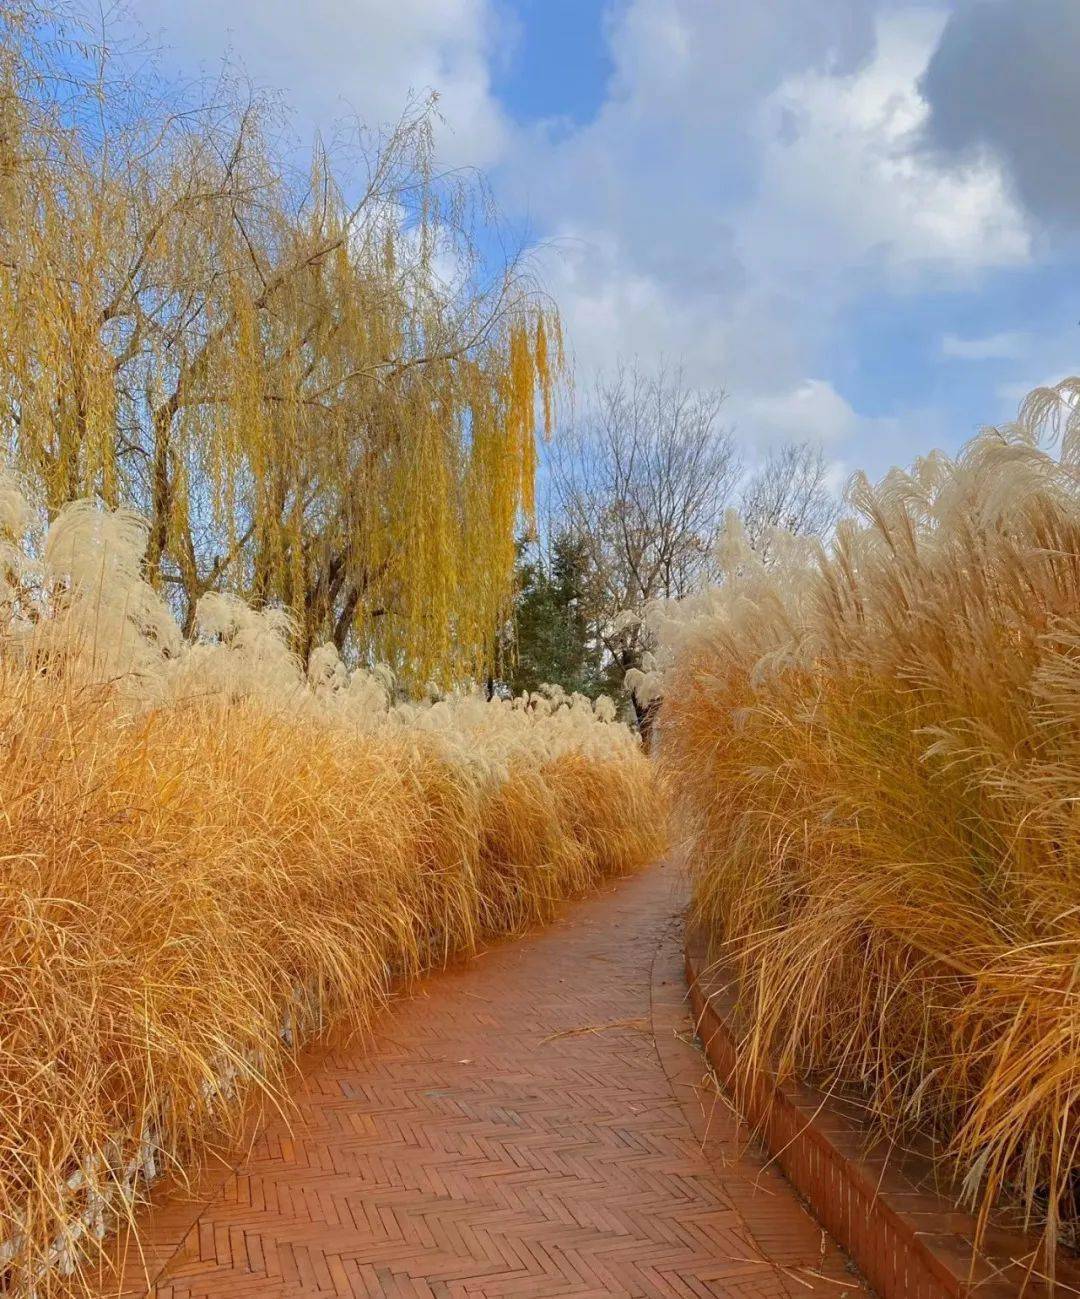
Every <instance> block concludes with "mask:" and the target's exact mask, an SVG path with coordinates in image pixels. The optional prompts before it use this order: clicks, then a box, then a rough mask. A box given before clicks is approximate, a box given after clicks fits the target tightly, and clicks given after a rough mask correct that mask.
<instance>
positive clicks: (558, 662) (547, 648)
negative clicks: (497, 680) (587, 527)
mask: <svg viewBox="0 0 1080 1299" xmlns="http://www.w3.org/2000/svg"><path fill="white" fill-rule="evenodd" d="M587 572H588V551H587V547H586V545H585V543H584V541H583V540H581V539H575V538H574V537H572V536H571V535H570V534H569V533H561V534H559V535H558V536H556V537H555V539H554V541H553V542H552V546H551V556H550V559H549V560H548V561H547V562H545V560H544V557H543V556H542V555H541V554H539V553H538V552H537V551H534V552H533V553H531V554H530V551H529V547H528V544H527V543H525V542H519V543H518V563H517V574H518V597H517V605H516V609H515V619H514V623H515V629H514V650H513V654H512V662H511V663H510V664H508V665H507V670H506V675H505V680H506V684H507V685H508V686H509V687H510V689H511V690H512V691H513V692H514V694H520V693H521V692H522V691H525V690H535V689H536V688H537V687H538V686H540V685H543V684H544V683H551V684H553V685H560V686H562V687H563V689H564V690H567V691H574V690H580V691H581V692H582V693H584V694H588V695H590V696H595V695H596V694H599V693H600V691H601V689H602V688H603V683H602V682H601V681H600V674H599V666H598V662H597V657H598V656H597V652H596V649H595V648H594V645H593V640H594V638H592V637H591V635H590V618H589V611H588V608H587V601H586V594H585V593H586V587H587Z"/></svg>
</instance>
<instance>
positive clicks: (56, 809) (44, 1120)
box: [0, 480, 664, 1294]
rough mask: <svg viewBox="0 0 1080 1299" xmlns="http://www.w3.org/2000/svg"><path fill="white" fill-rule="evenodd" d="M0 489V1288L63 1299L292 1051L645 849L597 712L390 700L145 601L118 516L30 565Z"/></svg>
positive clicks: (278, 1095) (242, 631)
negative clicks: (187, 622)
mask: <svg viewBox="0 0 1080 1299" xmlns="http://www.w3.org/2000/svg"><path fill="white" fill-rule="evenodd" d="M28 522H29V515H28V514H27V512H26V510H25V507H24V506H23V504H22V501H21V499H20V497H19V495H18V492H17V491H16V489H15V487H14V485H13V484H12V483H11V482H10V481H8V480H4V481H3V482H0V535H2V538H3V540H2V545H3V547H4V553H3V556H2V561H3V564H2V567H3V570H4V580H5V589H4V591H3V592H2V593H0V594H2V596H3V601H4V602H3V611H4V629H3V630H4V637H3V642H2V653H0V808H2V809H3V814H2V817H0V854H2V858H3V870H2V871H0V930H2V934H3V942H2V953H3V954H2V956H0V1273H2V1279H3V1287H4V1288H6V1290H7V1292H9V1293H15V1294H28V1293H33V1292H36V1293H39V1294H43V1293H46V1292H49V1293H53V1292H59V1291H63V1292H66V1291H68V1290H76V1291H77V1290H79V1289H80V1288H81V1286H82V1285H83V1282H82V1280H81V1276H82V1275H83V1273H84V1270H85V1269H86V1266H87V1263H88V1261H92V1260H93V1258H94V1256H95V1254H96V1252H97V1248H98V1242H99V1241H100V1240H101V1239H102V1238H103V1237H104V1236H106V1235H107V1234H108V1233H109V1231H110V1230H111V1228H112V1226H113V1225H115V1221H116V1218H117V1215H120V1216H123V1215H127V1214H130V1213H131V1212H132V1207H133V1205H134V1204H135V1203H136V1202H137V1200H138V1199H139V1197H140V1195H141V1193H142V1188H143V1187H144V1186H145V1184H146V1182H147V1181H149V1180H152V1179H153V1178H154V1177H155V1176H157V1175H158V1174H160V1173H161V1172H172V1173H177V1174H180V1175H184V1174H186V1173H189V1172H190V1171H191V1170H193V1169H194V1168H196V1167H197V1166H198V1164H199V1162H200V1160H201V1159H202V1158H203V1157H204V1155H205V1153H206V1151H207V1150H208V1149H209V1148H211V1147H212V1146H219V1147H220V1146H222V1145H227V1144H228V1143H229V1142H230V1141H231V1140H234V1139H235V1138H236V1137H237V1134H238V1133H239V1132H240V1130H241V1127H242V1125H243V1122H244V1116H245V1110H246V1107H247V1106H246V1103H247V1102H248V1101H250V1100H252V1099H253V1098H254V1097H256V1096H260V1095H261V1096H263V1097H264V1098H269V1099H270V1102H271V1103H272V1104H273V1105H279V1106H284V1105H286V1104H287V1099H286V1098H287V1094H288V1089H289V1078H290V1070H291V1069H292V1067H293V1065H292V1060H293V1056H294V1053H295V1049H296V1047H297V1046H298V1045H299V1044H300V1043H301V1042H302V1041H303V1040H305V1039H307V1038H310V1037H312V1036H314V1035H316V1034H318V1033H320V1032H322V1031H324V1030H325V1029H327V1028H330V1027H334V1028H337V1029H343V1030H347V1031H362V1030H364V1029H365V1028H366V1027H367V1026H368V1025H370V1023H371V1020H372V1017H373V1016H374V1015H375V1014H376V1013H377V1012H378V1010H379V1009H380V1007H381V1006H382V1005H383V1004H384V1003H385V1001H386V999H387V996H388V994H389V992H390V991H391V989H392V988H393V987H394V986H395V985H396V984H398V983H400V982H401V981H402V980H408V979H410V978H412V977H414V976H416V975H417V974H419V973H420V972H421V971H424V970H426V969H429V968H431V967H433V966H438V965H440V964H442V963H443V962H445V961H447V960H448V959H450V958H451V957H452V956H455V955H459V954H462V953H467V952H469V951H470V950H472V949H473V948H474V947H475V945H476V944H477V943H478V942H481V941H482V940H484V939H485V938H489V937H493V936H496V935H502V934H508V933H512V932H514V931H517V930H520V929H523V928H524V927H526V926H528V925H532V924H535V923H537V922H542V921H545V920H547V919H549V918H550V917H551V915H552V913H553V911H554V909H555V907H556V906H557V904H558V903H559V902H560V901H561V900H562V899H565V898H568V897H573V896H576V895H579V894H582V893H584V892H586V891H587V890H589V889H591V888H593V887H595V886H596V885H597V884H598V883H599V882H600V881H601V880H603V879H604V878H606V877H609V876H613V875H615V874H618V873H620V872H623V871H629V870H632V869H634V868H635V867H638V866H640V865H642V864H643V863H645V862H646V861H648V860H649V859H650V858H652V857H653V856H655V855H656V854H657V853H658V852H659V851H660V850H661V848H662V846H663V835H664V817H663V806H662V800H661V799H660V797H659V793H658V789H657V785H656V782H655V780H654V777H653V774H652V772H651V770H650V767H649V764H648V763H647V761H646V760H645V759H644V757H643V756H642V754H641V752H640V747H639V745H638V742H637V740H636V739H635V738H634V737H633V736H632V735H631V733H630V732H629V731H628V730H627V729H626V728H625V727H624V726H622V725H621V724H618V723H616V722H615V720H614V708H613V707H612V706H611V705H610V703H609V702H608V701H603V700H602V701H600V702H599V703H598V704H597V705H596V707H595V708H594V707H593V706H592V705H591V704H590V703H589V702H588V701H587V700H584V699H581V698H572V699H568V698H566V697H564V696H562V695H560V694H559V692H558V691H554V690H552V691H548V692H546V693H545V694H543V695H539V696H533V697H531V698H528V699H519V700H515V701H512V702H511V701H494V702H491V703H487V702H483V701H481V700H479V699H476V698H473V697H469V696H464V695H461V696H451V697H449V698H446V699H442V700H438V701H436V702H429V703H425V704H422V705H416V704H407V703H395V702H394V691H393V682H392V679H391V678H390V676H389V674H388V673H387V672H386V671H385V670H384V669H380V670H377V671H374V672H366V671H359V670H358V671H356V672H354V673H351V674H350V673H349V672H347V671H346V670H345V668H344V667H343V665H342V664H341V663H340V661H339V660H338V658H337V655H336V653H335V652H334V651H333V650H332V649H327V648H325V647H324V648H323V649H321V650H319V651H316V653H315V654H314V655H313V656H312V660H311V663H310V664H309V665H308V667H307V670H306V671H305V670H303V669H302V668H301V666H300V665H299V664H298V663H297V662H296V661H295V660H294V659H293V658H292V657H291V655H290V654H289V651H288V649H287V644H286V641H285V639H284V637H283V632H284V630H285V625H284V620H283V618H282V616H281V615H280V614H276V613H272V612H271V613H255V612H253V611H252V610H250V609H247V608H245V607H244V606H243V605H242V604H240V603H239V602H238V601H235V600H232V599H229V598H227V597H217V596H213V597H207V598H206V599H205V600H204V602H203V604H202V605H201V606H200V611H199V619H198V624H197V627H196V632H195V635H194V637H193V638H191V639H189V640H186V641H185V640H184V638H182V637H181V636H180V634H179V631H178V630H177V628H176V625H175V623H174V622H173V620H172V617H171V615H170V613H169V610H168V609H167V607H166V606H165V605H164V604H163V603H162V602H161V600H160V599H159V598H158V597H157V596H156V595H155V593H154V592H153V591H152V590H150V588H149V587H147V586H146V585H145V583H144V582H143V581H142V579H141V576H140V567H139V558H140V554H141V549H142V545H143V542H144V540H145V528H144V526H143V525H142V523H141V521H139V520H138V519H136V518H134V517H133V516H130V515H124V514H111V513H107V512H104V511H99V510H97V509H94V508H93V507H91V506H89V505H84V504H82V505H77V506H73V507H69V509H68V510H66V511H65V512H64V513H62V514H61V516H60V517H59V518H58V519H57V521H56V522H55V523H54V524H53V526H52V528H51V529H50V532H49V536H48V538H47V539H45V542H44V545H43V546H41V545H39V546H33V545H31V547H30V553H31V554H34V555H37V556H38V557H39V558H38V559H37V560H31V559H30V558H28V557H27V553H26V551H25V549H24V546H23V542H24V540H25V538H26V535H27V527H28Z"/></svg>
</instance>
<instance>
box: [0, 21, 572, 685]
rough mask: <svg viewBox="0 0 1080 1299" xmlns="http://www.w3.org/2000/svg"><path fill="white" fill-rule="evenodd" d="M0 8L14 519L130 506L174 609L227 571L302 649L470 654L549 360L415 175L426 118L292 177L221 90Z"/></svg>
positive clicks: (2, 300) (527, 296) (529, 287)
mask: <svg viewBox="0 0 1080 1299" xmlns="http://www.w3.org/2000/svg"><path fill="white" fill-rule="evenodd" d="M0 12H2V14H3V18H2V19H0V23H2V30H0V219H2V231H0V433H2V436H3V438H4V441H5V442H6V444H7V447H8V451H9V454H10V456H11V458H12V459H13V460H14V461H15V463H16V464H17V465H18V466H19V468H20V469H21V470H22V471H23V472H24V474H25V475H26V476H27V477H28V478H29V479H30V480H31V481H32V482H33V483H34V484H36V485H37V486H38V488H39V490H40V497H41V502H42V508H43V509H45V510H47V511H49V512H54V511H55V510H57V509H58V508H59V507H60V506H61V505H62V504H63V503H64V502H65V501H68V500H71V499H73V498H76V497H85V496H97V497H100V498H101V499H102V500H103V501H104V502H105V503H107V504H109V505H115V504H126V505H131V506H134V507H135V508H137V509H139V510H141V511H143V512H144V513H145V514H146V515H147V517H148V518H149V520H150V544H149V553H148V560H147V564H148V570H149V576H150V578H151V580H152V581H154V582H155V584H158V585H159V586H162V587H164V588H166V589H168V590H169V591H170V592H171V594H172V596H173V598H174V599H175V600H176V601H177V603H178V604H179V606H180V608H181V611H182V613H183V615H184V616H185V617H186V618H187V619H188V620H190V618H191V617H192V614H193V610H194V606H195V603H196V601H197V600H198V599H199V597H200V596H201V595H202V594H203V593H205V592H206V591H209V590H212V589H219V588H227V589H230V590H234V591H237V592H238V593H240V594H242V595H244V596H245V597H247V598H248V599H251V600H253V601H255V602H256V603H265V602H277V603H280V604H281V605H283V606H284V607H286V608H288V609H289V610H290V611H291V612H292V614H293V615H294V619H295V625H296V629H297V632H296V634H297V648H298V650H299V651H300V652H302V653H306V652H307V651H308V650H309V649H310V648H311V647H312V646H313V645H314V644H316V643H317V642H319V641H321V640H327V639H330V640H333V641H334V642H335V644H336V645H337V646H338V647H339V649H342V648H345V647H346V646H352V647H354V648H355V649H356V650H357V651H358V652H360V653H362V654H372V655H379V656H383V657H389V658H391V659H392V660H393V661H395V662H397V663H398V665H399V666H400V667H402V668H403V669H404V670H405V671H406V672H407V673H409V674H410V675H413V676H416V677H425V676H429V675H436V676H443V677H448V676H456V675H461V674H465V673H478V672H480V671H482V670H484V668H485V666H486V664H487V658H488V655H489V647H490V646H491V645H492V644H493V643H494V635H493V633H494V631H495V629H496V627H497V626H499V625H500V623H501V622H502V620H503V619H504V618H505V616H506V613H507V609H508V605H509V601H510V598H511V596H512V585H513V568H514V534H515V528H516V526H517V524H518V523H519V521H520V519H521V517H522V515H523V514H525V515H528V514H529V513H530V512H531V510H532V498H533V482H534V476H535V465H536V451H535V445H536V435H537V422H538V419H537V412H538V409H539V410H540V411H541V412H542V415H541V418H542V420H543V421H544V422H545V423H547V424H548V425H549V426H550V420H551V409H552V390H553V385H554V384H555V382H556V380H557V376H558V372H559V368H560V365H561V355H562V349H561V339H560V335H559V327H558V320H557V317H556V316H555V313H554V311H553V310H552V309H550V308H549V307H547V306H546V305H545V303H544V300H543V299H542V297H541V295H540V294H539V293H538V291H537V289H536V286H535V285H534V284H533V283H532V282H531V281H530V280H529V278H528V277H527V275H525V274H524V273H523V272H522V269H521V267H520V265H519V264H518V263H517V262H514V261H512V262H510V263H508V264H506V265H503V266H502V267H501V268H500V269H499V271H498V273H496V274H494V275H492V274H490V273H485V269H484V262H483V259H482V258H481V257H480V255H479V253H478V248H477V239H476V229H477V224H476V223H477V221H478V219H481V218H483V216H484V215H485V212H486V209H485V207H484V205H483V203H482V202H480V201H479V200H480V199H482V197H483V196H482V195H479V194H478V193H477V191H476V190H475V188H474V189H472V190H470V188H469V187H468V185H467V184H465V183H462V182H449V183H448V182H447V181H445V180H444V179H441V178H436V177H434V176H433V174H432V169H431V113H432V105H431V104H430V103H421V104H418V105H413V106H411V107H410V109H409V110H408V111H407V112H406V114H405V116H404V117H403V118H402V120H401V121H400V122H399V123H398V125H397V127H396V128H395V129H394V130H392V131H390V132H388V133H384V134H383V135H381V136H379V137H374V138H373V137H362V138H361V139H360V141H359V146H358V147H357V148H356V149H352V150H350V151H348V152H347V153H346V154H345V155H344V156H343V157H342V156H338V155H335V157H334V158H331V157H330V156H329V154H328V153H327V152H326V151H325V150H323V149H322V148H321V147H317V148H316V149H315V150H314V152H313V156H312V158H311V161H310V166H309V167H307V168H306V169H305V171H304V172H303V173H302V174H300V175H298V174H297V172H296V171H295V170H294V169H293V168H291V167H290V166H289V165H287V164H288V162H289V160H290V158H291V157H292V155H291V154H290V153H289V152H288V151H284V150H282V149H281V148H277V149H275V148H274V147H273V145H272V144H271V143H270V139H271V135H272V132H271V131H270V130H269V129H268V121H270V120H272V119H270V118H269V117H268V109H267V106H266V105H265V103H262V102H260V101H258V100H256V99H253V98H251V97H250V96H245V95H244V94H243V93H242V87H240V86H238V85H237V84H235V83H232V82H229V81H228V80H227V79H223V80H221V81H219V82H218V83H217V85H216V86H215V87H214V90H213V93H212V94H210V95H208V96H207V95H202V94H199V93H198V92H197V90H196V91H193V90H192V89H190V88H189V89H186V90H184V91H179V90H176V89H175V88H173V89H172V90H170V92H169V95H168V97H163V96H161V95H159V94H157V92H155V91H153V90H152V85H153V82H152V81H151V80H150V79H149V78H148V77H147V76H146V75H145V74H142V75H139V74H134V73H132V72H131V67H132V66H133V64H132V61H130V60H126V59H125V58H124V57H123V56H122V55H117V54H116V53H115V52H114V51H113V50H111V49H110V48H109V47H108V46H107V44H106V43H105V42H103V41H102V40H100V39H96V40H93V41H91V40H90V39H89V38H87V39H85V40H82V41H79V42H76V43H74V44H73V43H71V42H68V43H67V44H66V45H65V46H64V47H63V48H62V49H59V48H58V47H57V42H56V39H55V31H56V28H55V23H54V22H53V21H52V19H51V18H50V17H49V16H45V17H44V18H42V16H41V15H40V13H39V12H37V11H35V10H31V9H30V8H29V7H22V8H14V7H12V6H11V5H8V6H6V7H4V8H3V9H2V10H0Z"/></svg>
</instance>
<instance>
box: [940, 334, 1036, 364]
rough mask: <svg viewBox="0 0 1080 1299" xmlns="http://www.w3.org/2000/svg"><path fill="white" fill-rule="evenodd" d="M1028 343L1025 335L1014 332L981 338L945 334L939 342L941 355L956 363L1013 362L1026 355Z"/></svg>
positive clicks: (1028, 340)
mask: <svg viewBox="0 0 1080 1299" xmlns="http://www.w3.org/2000/svg"><path fill="white" fill-rule="evenodd" d="M1030 342H1031V340H1030V339H1029V338H1028V336H1027V335H1026V334H1021V333H1018V332H1015V331H1005V332H1002V333H1000V334H986V335H985V336H983V337H981V338H961V337H960V336H959V335H957V334H946V335H944V337H943V338H942V340H941V355H942V356H945V357H949V358H952V359H955V360H958V361H1014V360H1017V359H1018V358H1020V357H1022V356H1026V355H1027V352H1028V350H1029V348H1030Z"/></svg>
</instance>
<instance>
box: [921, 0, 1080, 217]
mask: <svg viewBox="0 0 1080 1299" xmlns="http://www.w3.org/2000/svg"><path fill="white" fill-rule="evenodd" d="M1078 67H1080V4H1077V3H1076V0H960V3H959V4H958V6H957V8H956V9H955V11H954V12H953V13H952V15H951V16H950V18H949V21H948V23H947V25H946V27H945V30H944V32H943V34H942V37H941V41H940V43H939V44H938V46H937V49H936V50H935V52H934V56H933V58H932V59H931V60H930V63H929V66H928V67H927V70H926V75H925V77H924V78H923V81H922V92H923V94H924V95H925V97H926V100H927V102H928V104H929V105H930V108H931V112H930V115H929V118H928V120H927V123H926V132H927V138H928V140H929V141H930V142H931V143H932V144H933V145H934V146H936V148H937V149H938V150H939V151H940V152H941V153H943V154H944V155H945V156H947V157H949V158H951V159H971V158H976V159H977V158H979V157H980V156H984V157H985V156H991V157H994V158H996V159H999V160H1001V161H1002V162H1003V163H1004V164H1005V166H1006V167H1007V168H1008V171H1009V173H1010V175H1011V177H1012V179H1013V181H1014V182H1015V185H1016V189H1017V192H1018V193H1019V194H1020V196H1021V198H1022V199H1023V200H1024V202H1025V203H1026V204H1027V205H1028V207H1029V209H1030V210H1031V212H1032V213H1033V214H1035V215H1036V216H1037V217H1039V218H1041V219H1043V220H1044V221H1046V222H1048V223H1050V224H1052V225H1061V226H1066V227H1070V228H1072V229H1075V228H1077V227H1078V226H1080V131H1078V130H1077V123H1078V122H1080V74H1078Z"/></svg>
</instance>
